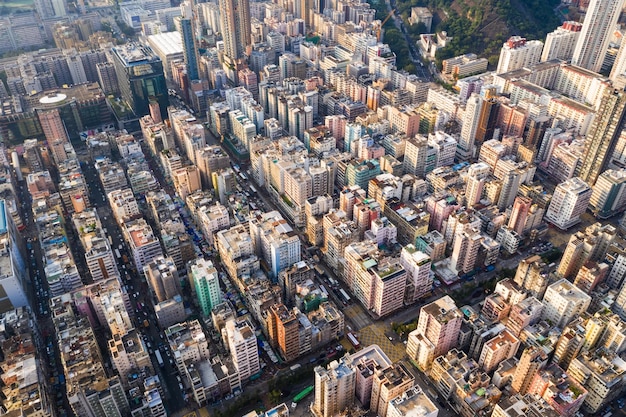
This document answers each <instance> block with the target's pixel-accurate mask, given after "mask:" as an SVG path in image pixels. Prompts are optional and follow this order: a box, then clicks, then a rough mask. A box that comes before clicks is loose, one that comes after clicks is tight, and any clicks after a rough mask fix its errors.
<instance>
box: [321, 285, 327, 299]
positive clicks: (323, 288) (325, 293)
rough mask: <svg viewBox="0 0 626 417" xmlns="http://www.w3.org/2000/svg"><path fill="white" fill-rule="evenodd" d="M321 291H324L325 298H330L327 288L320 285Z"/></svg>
mask: <svg viewBox="0 0 626 417" xmlns="http://www.w3.org/2000/svg"><path fill="white" fill-rule="evenodd" d="M320 290H322V293H323V294H324V297H326V298H328V291H326V287H325V286H323V285H320Z"/></svg>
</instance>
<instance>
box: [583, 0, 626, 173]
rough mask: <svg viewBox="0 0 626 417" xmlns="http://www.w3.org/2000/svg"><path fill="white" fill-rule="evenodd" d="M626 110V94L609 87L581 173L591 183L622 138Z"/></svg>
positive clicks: (587, 143) (599, 107)
mask: <svg viewBox="0 0 626 417" xmlns="http://www.w3.org/2000/svg"><path fill="white" fill-rule="evenodd" d="M601 3H602V2H600V1H594V4H596V5H597V7H600V4H601ZM617 3H619V2H616V1H614V0H611V1H609V4H610V5H615V6H617ZM617 14H618V15H619V13H617ZM583 26H584V25H583ZM595 35H597V34H594V36H595ZM581 39H582V37H581ZM579 43H580V42H579ZM625 113H626V93H624V92H623V91H619V90H613V89H607V90H605V91H604V94H603V95H602V97H601V100H600V105H599V106H598V111H597V113H596V114H597V116H596V117H595V118H594V119H593V125H592V126H591V129H590V131H589V134H588V135H587V137H586V138H585V151H584V157H583V158H584V159H583V161H582V164H581V165H580V169H579V171H578V176H579V177H580V178H581V179H582V180H583V181H585V182H587V183H588V184H595V183H596V180H597V179H598V176H599V175H600V174H601V173H603V172H604V171H605V170H606V168H607V164H608V163H609V161H610V159H611V157H612V155H613V150H614V149H615V145H616V144H617V141H618V139H619V137H620V133H621V126H622V121H623V120H624V114H625Z"/></svg>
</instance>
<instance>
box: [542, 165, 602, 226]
mask: <svg viewBox="0 0 626 417" xmlns="http://www.w3.org/2000/svg"><path fill="white" fill-rule="evenodd" d="M591 194H592V190H591V188H590V187H589V185H587V183H586V182H584V181H583V180H582V179H580V178H579V177H573V178H570V179H569V180H567V181H565V182H562V183H561V184H559V185H558V186H557V187H556V189H555V190H554V194H553V195H552V200H551V201H550V205H549V206H548V210H547V211H546V220H547V221H549V222H551V223H553V224H554V225H555V226H557V227H558V228H560V229H563V230H566V229H568V228H570V227H572V226H573V225H575V224H576V223H578V222H579V221H580V215H581V214H583V213H584V212H585V210H587V205H588V204H589V200H590V199H591Z"/></svg>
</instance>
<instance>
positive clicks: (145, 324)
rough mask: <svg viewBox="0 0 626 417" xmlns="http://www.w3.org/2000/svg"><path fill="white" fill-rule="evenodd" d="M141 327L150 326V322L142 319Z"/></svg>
mask: <svg viewBox="0 0 626 417" xmlns="http://www.w3.org/2000/svg"><path fill="white" fill-rule="evenodd" d="M143 327H150V323H149V322H148V320H147V319H146V320H144V321H143Z"/></svg>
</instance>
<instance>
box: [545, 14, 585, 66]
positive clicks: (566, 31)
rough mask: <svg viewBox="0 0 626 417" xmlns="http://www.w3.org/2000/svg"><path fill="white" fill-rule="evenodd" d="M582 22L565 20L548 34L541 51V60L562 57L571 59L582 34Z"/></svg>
mask: <svg viewBox="0 0 626 417" xmlns="http://www.w3.org/2000/svg"><path fill="white" fill-rule="evenodd" d="M581 29H582V24H581V23H578V22H573V21H570V22H564V23H563V26H559V27H558V28H556V29H555V30H554V31H552V32H550V33H548V34H547V35H546V43H545V45H544V46H543V52H542V53H541V61H549V60H551V59H561V60H563V61H570V60H571V59H572V56H573V55H574V48H575V47H576V42H577V41H578V38H579V36H580V30H581Z"/></svg>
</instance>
